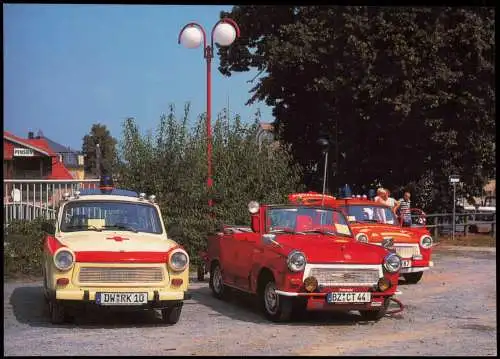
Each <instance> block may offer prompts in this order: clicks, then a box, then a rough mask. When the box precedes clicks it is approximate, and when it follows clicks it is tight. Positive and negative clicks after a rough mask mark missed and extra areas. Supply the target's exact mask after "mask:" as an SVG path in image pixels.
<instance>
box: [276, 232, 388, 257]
mask: <svg viewBox="0 0 500 359" xmlns="http://www.w3.org/2000/svg"><path fill="white" fill-rule="evenodd" d="M276 241H277V242H278V243H280V244H281V245H282V248H281V251H282V253H283V255H285V256H288V254H289V253H290V252H291V251H293V250H299V251H301V252H303V253H304V254H305V255H306V258H307V262H308V263H351V264H381V263H382V262H383V259H384V257H385V256H386V255H387V254H388V253H389V252H388V251H387V250H386V249H385V248H382V247H379V246H375V245H372V244H366V243H359V242H357V241H355V240H354V239H353V238H343V237H335V236H329V235H323V234H310V235H290V234H280V235H277V236H276Z"/></svg>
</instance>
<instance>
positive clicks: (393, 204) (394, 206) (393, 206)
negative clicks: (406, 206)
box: [385, 188, 399, 211]
mask: <svg viewBox="0 0 500 359" xmlns="http://www.w3.org/2000/svg"><path fill="white" fill-rule="evenodd" d="M385 193H386V200H385V202H386V203H387V205H388V206H389V207H391V209H392V210H393V211H396V209H397V207H398V206H399V202H398V201H396V199H395V198H393V197H391V191H389V190H388V189H387V188H386V189H385Z"/></svg>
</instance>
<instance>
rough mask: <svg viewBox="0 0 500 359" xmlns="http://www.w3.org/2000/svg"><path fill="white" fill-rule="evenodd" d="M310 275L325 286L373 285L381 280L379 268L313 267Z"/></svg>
mask: <svg viewBox="0 0 500 359" xmlns="http://www.w3.org/2000/svg"><path fill="white" fill-rule="evenodd" d="M309 275H310V276H313V277H315V278H316V279H317V280H318V283H319V284H320V285H324V286H343V285H353V286H363V285H369V286H371V285H374V284H376V283H377V282H378V280H379V270H378V269H346V268H312V269H311V271H310V273H309Z"/></svg>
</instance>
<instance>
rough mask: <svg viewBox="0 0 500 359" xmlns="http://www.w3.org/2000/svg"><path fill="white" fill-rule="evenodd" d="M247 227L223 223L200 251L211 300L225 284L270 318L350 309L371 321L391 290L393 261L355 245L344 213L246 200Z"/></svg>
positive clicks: (396, 265) (379, 250)
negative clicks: (250, 297)
mask: <svg viewBox="0 0 500 359" xmlns="http://www.w3.org/2000/svg"><path fill="white" fill-rule="evenodd" d="M248 209H249V212H250V217H251V225H250V226H248V227H247V226H224V227H223V228H221V231H220V233H217V234H215V235H213V236H209V237H208V248H207V251H206V252H205V253H201V255H202V258H203V260H204V261H205V266H206V267H207V268H208V269H209V271H210V288H211V290H212V292H213V295H214V296H215V297H217V298H224V297H225V295H226V294H227V292H228V291H230V290H240V291H243V292H247V293H252V294H254V295H256V296H257V298H258V301H259V303H260V307H261V309H262V311H263V313H264V315H265V316H266V317H267V318H268V319H269V320H272V321H285V320H288V319H290V317H291V313H292V310H293V309H295V310H298V311H304V310H322V311H325V310H340V311H350V310H358V311H359V312H360V313H361V315H362V317H363V318H364V319H365V320H379V319H380V318H382V317H383V316H384V315H385V313H386V311H387V308H388V306H389V304H390V299H391V297H393V296H394V295H396V294H397V293H398V291H397V286H398V278H399V271H400V268H401V260H400V258H399V257H398V256H397V255H396V254H395V253H391V252H389V251H388V250H387V249H385V248H383V247H380V246H374V245H371V244H366V243H360V242H359V241H356V240H355V239H354V237H353V233H352V231H351V228H350V226H349V223H348V222H347V219H346V217H345V216H344V214H343V213H342V212H341V211H339V210H336V209H332V208H321V207H318V206H309V205H297V204H287V205H259V204H258V203H257V202H250V203H249V205H248Z"/></svg>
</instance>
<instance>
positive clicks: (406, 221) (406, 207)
mask: <svg viewBox="0 0 500 359" xmlns="http://www.w3.org/2000/svg"><path fill="white" fill-rule="evenodd" d="M410 198H411V194H410V192H405V193H404V194H403V198H401V199H400V200H399V206H398V207H399V213H400V215H401V220H402V224H403V227H410V226H411V211H410V208H411V200H410Z"/></svg>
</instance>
